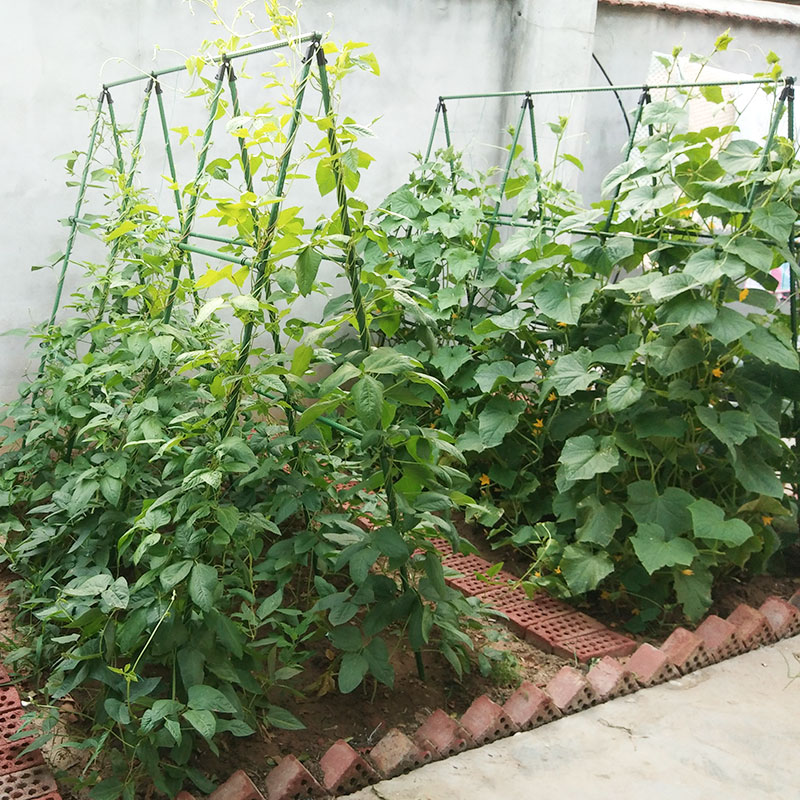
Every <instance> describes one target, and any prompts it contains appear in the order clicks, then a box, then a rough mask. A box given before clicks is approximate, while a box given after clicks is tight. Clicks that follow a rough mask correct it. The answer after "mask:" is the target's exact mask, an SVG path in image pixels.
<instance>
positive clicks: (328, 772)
mask: <svg viewBox="0 0 800 800" xmlns="http://www.w3.org/2000/svg"><path fill="white" fill-rule="evenodd" d="M796 634H800V590H798V591H797V592H795V594H794V596H793V597H792V598H791V600H790V601H786V600H783V599H781V598H779V597H769V598H767V600H765V601H764V603H763V604H762V605H761V607H760V608H759V609H755V608H752V607H750V606H748V605H745V604H741V605H739V606H738V607H737V608H736V609H735V610H734V611H733V612H732V613H731V614H730V615H729V616H728V617H727V619H722V618H721V617H718V616H716V615H713V614H712V615H710V616H708V617H706V618H705V619H704V620H703V622H702V623H700V625H698V627H697V629H696V630H695V631H690V630H688V629H687V628H682V627H679V628H676V629H675V630H674V631H673V632H672V634H671V635H670V636H669V637H668V638H667V639H666V641H665V642H664V643H663V644H662V645H661V646H660V647H654V646H653V645H650V644H642V645H640V646H639V647H638V649H636V651H635V652H634V653H633V654H632V655H631V656H630V657H627V658H626V657H617V658H615V657H612V656H609V655H605V656H603V657H602V658H601V659H600V660H599V661H597V662H596V663H595V664H594V665H593V666H592V667H591V669H589V671H588V672H587V673H586V674H584V673H583V672H581V671H580V670H578V669H575V668H574V667H569V666H565V667H562V669H561V670H560V671H559V672H558V673H557V674H556V675H555V677H553V679H552V680H551V681H550V682H549V683H548V684H547V686H546V687H545V688H544V689H540V688H538V687H536V686H534V685H533V684H532V683H529V682H528V681H525V682H523V683H522V685H521V686H520V687H519V688H518V689H517V690H516V691H515V692H514V694H512V695H511V697H509V698H508V700H506V702H505V703H504V704H503V705H502V706H501V705H498V704H497V703H495V702H494V701H493V700H491V699H490V698H489V697H487V696H486V695H485V694H484V695H481V696H480V697H478V698H477V700H475V701H474V702H473V703H472V705H471V706H470V707H469V708H468V709H467V710H466V711H465V712H464V714H462V715H461V717H460V719H455V718H453V717H450V716H449V715H448V714H447V713H445V712H444V711H443V710H442V709H437V710H436V711H434V712H433V713H432V714H431V715H430V716H429V717H428V719H427V720H426V721H425V722H424V723H423V724H422V725H421V726H420V727H419V728H418V729H417V730H416V732H415V733H413V734H412V735H411V736H406V734H404V733H402V732H401V731H399V730H398V729H397V728H393V729H392V730H390V731H389V732H388V733H387V734H386V735H385V736H384V737H383V738H382V739H381V740H380V741H379V742H378V743H377V744H376V745H375V746H374V747H372V748H371V749H370V750H368V751H366V752H363V753H359V752H357V751H356V750H354V749H353V748H352V747H350V745H349V744H347V742H345V741H344V740H343V739H339V741H337V742H336V743H335V744H333V745H332V746H331V747H330V748H329V749H328V750H327V751H326V753H325V754H324V755H323V756H322V758H321V759H320V761H319V765H318V767H319V770H318V774H319V776H320V780H317V779H316V778H315V777H314V775H312V774H311V772H310V771H309V770H308V769H307V768H306V767H305V766H304V765H303V764H301V763H300V761H299V760H298V759H297V758H296V757H295V756H294V755H289V756H286V757H285V758H283V759H282V760H281V761H280V762H279V763H278V765H277V766H276V767H274V768H273V769H272V771H271V772H270V773H269V774H268V775H267V778H266V781H265V784H266V789H267V798H268V800H305V798H310V797H319V798H323V797H335V796H340V795H346V794H350V793H351V792H355V791H357V790H358V789H361V788H363V787H365V786H368V785H370V784H372V783H377V782H378V781H381V780H386V779H388V778H393V777H396V776H397V775H400V774H402V773H404V772H409V771H410V770H412V769H415V768H417V767H419V766H422V765H423V764H426V763H428V762H430V761H436V760H438V759H442V758H447V757H448V756H451V755H455V754H456V753H459V752H461V751H463V750H467V749H469V748H471V747H478V746H480V745H483V744H486V743H487V742H491V741H495V740H497V739H502V738H504V737H506V736H510V735H511V734H513V733H517V732H519V731H526V730H530V729H532V728H536V727H538V726H539V725H543V724H545V723H547V722H550V721H552V720H554V719H558V718H559V717H562V716H566V715H567V714H573V713H575V712H577V711H582V710H583V709H585V708H589V707H590V706H594V705H597V704H599V703H604V702H606V701H608V700H612V699H613V698H615V697H620V696H622V695H625V694H630V693H631V692H635V691H638V690H639V689H640V688H645V687H648V686H655V685H656V684H659V683H664V682H665V681H668V680H671V679H672V678H676V677H679V676H680V675H685V674H687V673H689V672H693V671H694V670H696V669H699V668H701V667H706V666H709V665H711V664H715V663H717V662H719V661H723V660H725V659H727V658H731V657H733V656H736V655H740V654H741V653H745V652H747V651H750V650H755V649H757V648H758V647H761V646H763V645H767V644H772V643H774V642H776V641H778V640H780V639H784V638H787V637H789V636H794V635H796ZM176 800H194V797H193V796H192V795H191V794H189V793H188V792H181V793H180V794H179V795H178V796H177V798H176ZM208 800H265V798H264V795H263V794H262V793H261V792H260V791H259V790H258V788H257V787H256V786H255V784H253V782H252V781H251V780H250V778H249V777H248V775H247V774H246V773H245V772H244V771H242V770H238V771H237V772H235V773H234V774H233V775H232V776H231V777H230V778H229V779H228V780H227V781H226V782H225V783H223V784H222V785H221V786H219V788H217V789H216V791H214V792H213V793H212V794H211V795H209V797H208Z"/></svg>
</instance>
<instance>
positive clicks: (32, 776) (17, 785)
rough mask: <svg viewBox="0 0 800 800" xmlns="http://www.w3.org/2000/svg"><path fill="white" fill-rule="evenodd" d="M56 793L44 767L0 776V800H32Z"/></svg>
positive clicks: (53, 782) (51, 779) (54, 783)
mask: <svg viewBox="0 0 800 800" xmlns="http://www.w3.org/2000/svg"><path fill="white" fill-rule="evenodd" d="M57 792H58V787H57V786H56V782H55V781H54V780H53V776H52V775H51V774H50V770H49V769H47V767H44V766H40V767H33V768H32V769H21V770H18V771H17V772H11V773H9V774H8V775H0V800H34V798H41V797H44V796H45V795H47V794H52V793H57Z"/></svg>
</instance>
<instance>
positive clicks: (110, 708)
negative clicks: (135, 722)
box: [103, 697, 131, 725]
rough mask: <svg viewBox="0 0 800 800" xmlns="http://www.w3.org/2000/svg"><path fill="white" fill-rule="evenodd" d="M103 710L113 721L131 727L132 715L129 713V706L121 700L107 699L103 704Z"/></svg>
mask: <svg viewBox="0 0 800 800" xmlns="http://www.w3.org/2000/svg"><path fill="white" fill-rule="evenodd" d="M103 708H104V709H105V711H106V714H108V716H109V717H111V719H113V720H114V722H118V723H119V724H120V725H129V724H130V721H131V715H130V712H129V711H128V706H127V704H125V703H123V702H122V701H121V700H117V699H115V698H113V697H107V698H106V699H105V701H104V702H103Z"/></svg>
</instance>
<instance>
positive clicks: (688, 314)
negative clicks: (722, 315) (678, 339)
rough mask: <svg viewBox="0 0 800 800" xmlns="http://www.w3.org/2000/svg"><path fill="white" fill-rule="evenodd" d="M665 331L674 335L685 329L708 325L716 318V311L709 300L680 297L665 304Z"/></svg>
mask: <svg viewBox="0 0 800 800" xmlns="http://www.w3.org/2000/svg"><path fill="white" fill-rule="evenodd" d="M664 310H665V311H666V319H665V329H668V331H669V333H671V334H676V333H680V332H681V331H683V330H684V329H685V328H693V327H695V326H697V325H708V324H709V323H711V322H713V321H714V320H715V319H716V317H717V309H716V307H715V306H714V304H713V303H712V302H711V301H710V300H703V299H700V298H699V297H690V296H687V295H682V296H681V297H676V298H675V300H673V301H671V302H670V303H668V304H667V306H666V307H665V309H664Z"/></svg>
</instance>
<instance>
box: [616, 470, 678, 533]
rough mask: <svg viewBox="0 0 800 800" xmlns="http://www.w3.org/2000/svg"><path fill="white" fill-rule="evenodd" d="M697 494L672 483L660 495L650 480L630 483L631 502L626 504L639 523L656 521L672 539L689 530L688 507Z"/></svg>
mask: <svg viewBox="0 0 800 800" xmlns="http://www.w3.org/2000/svg"><path fill="white" fill-rule="evenodd" d="M693 501H694V497H692V495H690V494H689V493H688V492H685V491H684V490H683V489H678V488H677V487H675V486H670V487H669V488H667V489H665V490H664V494H662V495H659V494H658V491H657V489H656V487H655V486H654V485H653V484H652V483H650V481H635V482H634V483H630V484H628V501H627V503H626V504H625V506H626V507H627V509H628V511H629V512H630V514H631V516H632V517H633V518H634V520H635V521H636V523H637V524H638V525H643V524H644V523H646V522H654V523H655V524H656V525H660V526H661V527H662V528H663V529H664V531H665V532H666V534H667V536H668V537H670V538H672V537H673V536H677V535H678V534H680V533H683V532H684V531H688V530H689V528H690V527H691V524H692V518H691V516H690V515H689V511H688V507H689V505H690V503H692V502H693Z"/></svg>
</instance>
